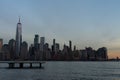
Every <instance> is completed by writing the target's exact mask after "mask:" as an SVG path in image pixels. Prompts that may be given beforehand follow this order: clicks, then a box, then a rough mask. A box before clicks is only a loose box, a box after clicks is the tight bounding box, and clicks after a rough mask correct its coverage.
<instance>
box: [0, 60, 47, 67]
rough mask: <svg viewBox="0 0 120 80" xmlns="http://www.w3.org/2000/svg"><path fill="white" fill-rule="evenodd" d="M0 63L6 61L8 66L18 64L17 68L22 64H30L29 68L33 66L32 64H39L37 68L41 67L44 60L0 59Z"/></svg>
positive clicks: (22, 65)
mask: <svg viewBox="0 0 120 80" xmlns="http://www.w3.org/2000/svg"><path fill="white" fill-rule="evenodd" d="M0 63H7V64H8V65H9V68H15V64H19V68H23V67H24V64H30V68H32V67H33V66H32V64H39V68H41V67H42V64H43V63H45V61H0Z"/></svg>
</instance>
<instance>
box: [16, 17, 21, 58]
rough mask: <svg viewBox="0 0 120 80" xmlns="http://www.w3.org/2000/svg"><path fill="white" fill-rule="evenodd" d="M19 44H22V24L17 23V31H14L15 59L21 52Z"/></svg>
mask: <svg viewBox="0 0 120 80" xmlns="http://www.w3.org/2000/svg"><path fill="white" fill-rule="evenodd" d="M21 43H22V24H21V23H20V18H19V22H18V23H17V29H16V58H18V57H19V56H20V51H21Z"/></svg>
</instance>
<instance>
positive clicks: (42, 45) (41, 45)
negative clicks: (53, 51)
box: [40, 37, 45, 51]
mask: <svg viewBox="0 0 120 80" xmlns="http://www.w3.org/2000/svg"><path fill="white" fill-rule="evenodd" d="M44 44H45V37H40V51H43V49H44Z"/></svg>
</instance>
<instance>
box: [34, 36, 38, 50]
mask: <svg viewBox="0 0 120 80" xmlns="http://www.w3.org/2000/svg"><path fill="white" fill-rule="evenodd" d="M34 47H35V49H38V48H39V35H38V34H36V35H35V38H34Z"/></svg>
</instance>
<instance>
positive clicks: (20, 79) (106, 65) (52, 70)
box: [0, 61, 120, 80]
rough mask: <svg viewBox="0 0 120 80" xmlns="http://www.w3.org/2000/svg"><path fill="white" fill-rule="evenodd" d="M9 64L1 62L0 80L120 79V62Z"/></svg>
mask: <svg viewBox="0 0 120 80" xmlns="http://www.w3.org/2000/svg"><path fill="white" fill-rule="evenodd" d="M34 65H35V64H34ZM7 66H8V64H0V80H120V62H61V61H58V62H46V63H45V64H43V65H42V66H43V67H44V68H42V69H38V68H36V69H29V68H28V69H8V68H5V67H7ZM25 66H28V64H26V65H25ZM35 66H37V64H36V65H35Z"/></svg>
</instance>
